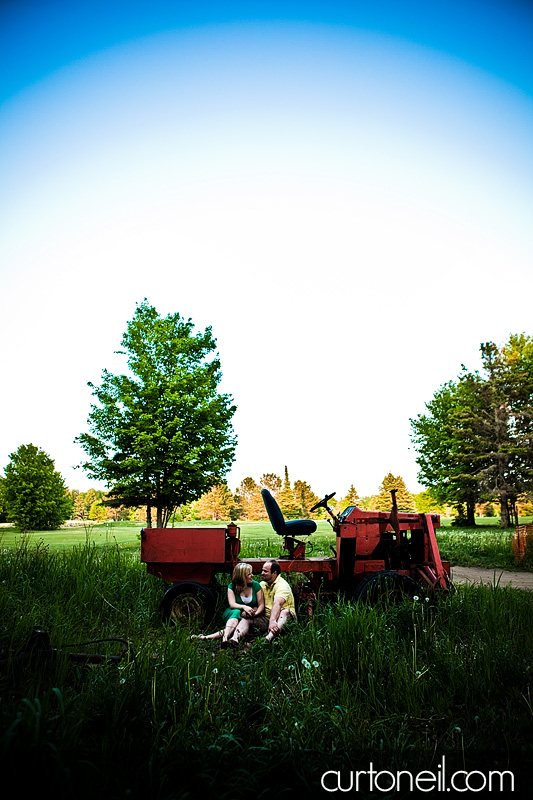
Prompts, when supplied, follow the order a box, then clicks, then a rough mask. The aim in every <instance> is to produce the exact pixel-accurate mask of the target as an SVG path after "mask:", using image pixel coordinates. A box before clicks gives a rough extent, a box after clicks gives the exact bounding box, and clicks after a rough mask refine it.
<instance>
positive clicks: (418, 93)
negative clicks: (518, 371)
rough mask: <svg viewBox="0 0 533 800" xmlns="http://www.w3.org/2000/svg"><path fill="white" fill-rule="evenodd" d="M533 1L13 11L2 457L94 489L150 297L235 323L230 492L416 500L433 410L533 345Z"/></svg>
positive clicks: (228, 354) (1, 264) (2, 302)
mask: <svg viewBox="0 0 533 800" xmlns="http://www.w3.org/2000/svg"><path fill="white" fill-rule="evenodd" d="M532 44H533V13H532V8H531V5H530V4H529V3H524V2H513V0H507V2H499V0H492V1H490V0H484V1H482V0H476V1H475V2H474V1H473V0H463V2H453V1H450V0H449V1H448V2H440V1H437V2H433V3H427V2H379V1H378V2H352V3H336V2H329V3H322V2H308V3H293V2H285V3H275V2H271V3H259V2H257V3H254V2H247V3H238V2H236V3H202V2H197V3H194V4H192V3H187V4H185V3H179V2H162V1H160V0H159V1H158V0H154V2H150V3H145V2H138V3H132V2H128V3H125V2H112V0H111V1H109V0H108V2H92V3H88V4H83V5H82V4H80V3H77V2H65V1H64V0H56V2H47V0H40V2H24V0H17V2H12V3H10V2H7V3H6V2H4V3H3V4H2V5H1V6H0V54H1V55H0V65H1V66H0V72H1V81H2V82H1V87H0V98H1V101H2V106H1V109H0V170H1V175H2V192H1V197H0V234H1V235H0V319H1V321H2V346H1V364H0V365H1V370H2V376H3V382H4V388H3V390H2V392H1V395H0V396H1V400H0V403H1V406H0V408H1V416H2V426H1V429H0V465H1V466H4V465H5V464H6V463H7V461H8V459H9V453H10V452H12V451H13V450H15V449H16V448H17V447H18V446H19V445H20V444H22V443H28V442H30V441H32V442H33V443H34V444H36V445H39V446H41V447H43V448H44V449H45V450H47V451H48V452H49V453H50V455H51V456H52V457H53V458H55V460H56V467H57V468H58V469H59V470H60V471H61V473H62V474H63V476H64V477H65V480H66V482H67V484H68V485H69V486H70V487H71V488H80V489H85V488H87V487H88V486H89V485H91V482H90V481H88V480H87V478H86V477H85V476H84V475H83V473H81V472H80V471H77V472H73V471H72V466H73V465H74V464H76V463H77V462H79V460H80V459H81V456H82V454H81V453H80V451H79V450H78V448H77V447H76V446H75V445H74V444H73V439H74V437H75V436H76V435H77V434H78V433H80V432H81V431H83V430H84V429H85V427H86V419H87V413H88V410H89V405H90V401H91V397H90V390H89V389H88V387H87V381H93V382H98V381H99V379H100V374H101V370H102V369H103V368H104V367H107V368H109V369H111V370H118V369H121V368H122V363H121V362H120V359H118V358H117V357H116V356H114V355H113V352H114V351H115V350H116V349H118V347H119V344H120V338H121V335H122V332H123V331H124V330H125V327H126V323H127V321H128V319H130V318H131V316H132V315H133V313H134V310H135V304H136V302H140V301H141V300H142V299H143V298H144V297H146V298H147V299H148V300H149V302H151V303H152V304H153V305H155V306H156V308H157V309H158V310H159V311H160V313H161V314H167V313H169V312H175V311H178V312H179V313H181V314H182V315H183V316H185V317H189V316H190V317H192V319H193V321H194V322H195V323H196V324H197V325H198V326H199V327H205V326H206V325H212V327H213V332H214V334H215V336H216V337H217V340H218V345H219V350H220V355H221V360H222V367H223V371H224V381H223V387H222V388H223V389H224V390H225V391H229V392H231V393H232V394H233V396H234V398H235V401H236V403H237V405H238V411H237V414H236V417H235V428H236V431H237V433H238V436H239V446H238V450H237V459H236V462H235V464H234V467H233V469H232V471H231V473H230V475H229V483H230V486H231V487H232V488H235V487H236V486H237V485H238V483H239V482H240V481H241V480H242V478H244V477H246V476H248V475H251V476H252V477H255V478H256V479H259V478H260V476H261V474H262V473H263V472H267V471H273V472H277V473H278V474H282V472H283V468H284V465H285V464H287V466H288V468H289V474H290V477H291V479H293V480H294V479H298V478H299V479H302V480H307V481H309V482H310V483H311V484H312V486H313V488H314V490H315V491H316V492H317V493H319V494H322V493H325V492H331V491H337V493H338V494H339V495H342V494H344V493H345V492H346V490H347V489H348V487H349V485H350V484H352V483H353V484H354V485H355V486H356V488H357V489H358V491H359V492H360V494H370V493H372V492H374V491H376V490H377V487H378V485H379V483H380V482H381V480H382V478H383V476H384V475H385V473H386V472H388V471H392V472H394V473H395V474H401V475H403V477H404V478H405V480H406V481H407V484H408V487H409V488H410V489H411V490H412V491H417V490H418V489H419V488H420V487H419V485H418V483H417V480H416V473H417V467H416V463H415V453H414V451H413V450H412V449H411V448H410V440H409V417H413V416H416V414H418V413H420V412H422V411H423V410H424V403H425V402H426V401H428V400H429V399H430V398H431V396H432V394H433V392H434V391H435V390H436V389H437V388H438V387H439V386H440V385H441V384H442V383H443V382H445V381H447V380H449V379H452V378H454V377H455V376H456V375H457V374H458V372H459V370H460V368H461V364H466V365H467V366H468V367H469V368H472V369H474V368H476V367H477V366H478V365H479V357H478V356H479V344H480V342H482V341H488V340H492V341H496V342H498V343H500V342H502V341H504V340H505V339H506V338H507V337H508V335H509V334H510V333H511V332H515V333H517V332H522V331H524V332H526V333H528V334H532V333H533V330H532V328H531V318H532V317H531V296H532V291H531V290H532V286H533V280H532V261H531V255H532V249H533V248H532V225H531V220H532V211H533V203H532V194H533V190H532V187H533V181H532V178H533V152H532V143H533V136H532V134H533V114H532V95H533V87H532V77H533V68H532V66H533V65H532V55H531V54H532V51H533V48H532Z"/></svg>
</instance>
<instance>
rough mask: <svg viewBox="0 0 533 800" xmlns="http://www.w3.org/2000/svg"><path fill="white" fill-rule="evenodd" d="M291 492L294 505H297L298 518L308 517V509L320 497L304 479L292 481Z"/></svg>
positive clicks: (309, 515)
mask: <svg viewBox="0 0 533 800" xmlns="http://www.w3.org/2000/svg"><path fill="white" fill-rule="evenodd" d="M293 494H294V499H295V501H296V505H297V506H298V512H297V517H299V518H300V519H310V517H311V514H310V512H309V509H310V508H312V507H313V506H314V505H315V503H318V501H319V500H320V498H319V497H318V496H317V495H316V494H315V493H314V492H313V490H312V489H311V486H310V485H309V484H308V483H306V482H305V481H294V489H293ZM320 510H322V509H320Z"/></svg>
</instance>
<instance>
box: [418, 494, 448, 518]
mask: <svg viewBox="0 0 533 800" xmlns="http://www.w3.org/2000/svg"><path fill="white" fill-rule="evenodd" d="M413 500H414V501H415V506H416V510H417V511H418V513H419V514H444V511H445V506H444V505H443V504H442V503H439V502H438V500H437V499H436V497H434V495H433V493H432V492H431V491H430V490H429V489H426V491H424V492H419V493H418V494H414V495H413Z"/></svg>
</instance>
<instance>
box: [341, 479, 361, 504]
mask: <svg viewBox="0 0 533 800" xmlns="http://www.w3.org/2000/svg"><path fill="white" fill-rule="evenodd" d="M360 502H361V500H360V498H359V495H358V494H357V491H356V489H355V486H354V485H353V483H352V485H351V486H350V488H349V489H348V493H347V495H346V497H343V499H342V500H341V502H340V505H341V506H342V508H343V509H345V508H348V506H359V504H360Z"/></svg>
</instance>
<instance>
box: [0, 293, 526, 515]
mask: <svg viewBox="0 0 533 800" xmlns="http://www.w3.org/2000/svg"><path fill="white" fill-rule="evenodd" d="M121 346H122V349H121V350H120V351H118V352H119V354H121V355H122V356H123V357H124V359H125V366H126V370H125V371H124V372H123V373H122V374H118V375H114V374H112V373H110V372H109V371H108V370H106V369H104V370H103V372H102V380H101V383H100V385H98V386H96V385H94V384H92V383H89V386H90V388H91V389H92V394H93V397H94V402H93V403H92V404H91V407H90V411H89V415H88V419H87V431H85V432H83V433H80V435H79V436H78V437H77V438H76V441H77V442H78V443H79V444H80V445H81V447H82V449H83V451H84V452H85V454H86V458H85V460H84V461H83V462H82V463H81V464H80V465H79V466H80V467H81V468H83V470H84V471H85V473H86V474H87V475H88V476H89V477H90V478H93V479H95V480H98V481H103V482H105V484H106V485H107V486H108V491H107V492H106V494H105V496H98V495H97V494H96V495H95V496H92V495H91V496H90V498H89V499H90V502H89V500H88V499H87V497H84V496H83V495H84V494H86V493H80V492H78V493H76V492H75V491H74V492H69V491H68V490H67V489H66V487H65V485H64V482H63V479H62V478H61V476H60V475H59V474H58V473H56V472H55V469H54V465H53V461H52V459H51V458H50V456H49V455H48V454H46V453H44V451H42V450H40V449H39V448H38V447H35V446H34V445H33V444H30V445H21V447H20V448H19V449H18V450H17V451H16V452H15V453H12V454H11V456H10V459H11V461H10V463H9V464H8V466H7V467H6V469H5V477H4V478H3V479H1V480H0V502H1V503H2V508H3V513H4V515H5V516H6V517H7V518H9V519H12V520H14V521H17V525H19V527H21V528H22V529H24V530H26V529H28V530H29V529H40V530H45V529H47V528H50V527H53V526H57V523H58V521H60V520H62V519H66V518H67V517H68V516H75V517H78V518H79V516H80V514H84V515H86V518H90V517H91V516H92V517H94V518H95V519H96V520H97V519H98V515H100V517H102V516H103V515H104V514H109V515H110V517H111V518H116V519H119V518H125V517H127V516H128V515H131V514H132V513H134V514H138V515H139V518H143V519H144V520H146V525H147V527H151V525H152V521H154V522H155V524H156V526H157V527H165V526H166V525H168V524H169V523H170V522H171V521H172V520H173V519H179V518H191V517H195V516H196V517H203V518H210V519H218V518H220V519H222V518H226V519H228V518H231V517H233V518H236V519H261V518H264V516H265V515H266V512H265V510H264V506H263V503H262V498H261V488H268V489H269V490H270V491H271V492H272V493H273V494H274V495H275V496H276V497H277V499H278V502H279V504H280V506H281V509H282V511H283V513H284V514H285V516H286V517H287V518H289V519H291V518H297V517H306V516H308V515H309V514H310V509H311V508H312V506H313V505H314V503H315V502H317V500H318V497H317V496H316V494H315V493H314V491H313V490H312V489H311V486H310V485H309V484H308V483H307V482H306V481H303V480H296V481H294V483H292V484H291V482H290V481H289V477H288V471H287V468H285V475H284V477H283V478H280V477H279V476H277V475H274V474H272V473H265V474H264V475H262V476H261V478H260V479H259V481H257V480H256V479H254V478H252V477H246V478H244V479H243V480H242V481H241V483H240V485H239V486H238V487H237V489H236V490H235V491H233V492H232V491H231V490H230V489H229V487H228V486H227V482H226V476H227V474H228V472H229V471H230V469H231V466H232V464H233V461H234V459H235V448H236V445H237V437H236V435H235V433H234V430H233V425H232V419H233V415H234V413H235V411H236V405H235V404H234V402H233V398H232V397H231V395H229V394H224V393H221V392H220V391H219V383H220V380H221V377H222V372H221V365H220V358H219V355H218V353H217V351H216V340H215V339H214V337H213V334H212V330H211V328H210V327H208V328H206V329H205V331H198V332H195V331H194V325H193V323H192V321H191V320H190V319H188V320H187V319H184V318H182V317H181V316H180V315H179V314H177V313H176V314H169V315H167V316H166V317H161V316H160V315H159V314H158V312H157V311H156V309H155V308H154V307H153V306H151V305H150V304H149V303H148V301H147V300H146V299H145V300H144V301H143V302H142V303H140V304H138V305H137V308H136V311H135V313H134V316H133V318H132V319H131V320H130V321H129V322H128V324H127V329H126V332H125V333H124V335H123V337H122V342H121ZM481 356H482V364H483V369H482V371H481V372H468V370H467V369H466V368H465V367H463V370H462V372H461V374H460V375H459V377H458V379H457V380H456V381H449V382H448V383H446V384H444V386H442V387H440V389H438V390H437V391H436V392H435V394H434V396H433V398H432V399H431V400H430V401H429V402H428V403H427V404H426V413H424V414H420V415H419V416H418V417H416V418H415V419H412V420H410V422H411V426H412V441H413V444H414V446H415V448H416V450H417V453H418V455H417V462H418V465H419V468H420V471H419V475H418V479H419V481H420V483H421V485H422V486H425V487H427V491H426V492H422V493H421V494H420V495H417V496H413V495H411V494H410V493H409V492H408V491H407V489H406V487H405V483H404V482H403V480H402V479H401V477H400V476H394V475H392V474H391V473H389V474H387V475H386V476H385V478H384V480H383V483H382V485H381V486H380V488H379V490H378V492H377V493H376V495H374V496H372V497H370V498H366V497H362V498H360V497H359V496H358V494H357V491H356V490H355V488H354V487H353V486H352V487H351V488H350V490H349V492H348V494H347V496H346V497H344V498H341V500H340V502H339V503H338V507H340V506H342V505H353V504H357V505H359V506H360V507H362V508H366V507H368V508H374V509H376V510H382V509H383V510H387V509H389V508H390V503H391V501H390V490H391V488H395V489H396V490H397V499H398V506H399V509H400V510H402V511H403V510H405V511H414V510H418V511H433V510H435V511H439V512H440V513H443V512H446V511H447V509H450V508H452V509H453V511H454V513H455V515H456V517H457V520H458V521H459V522H460V523H466V524H473V523H474V517H475V514H476V511H477V512H478V513H479V510H480V508H481V507H483V508H485V510H487V509H490V507H491V506H492V505H493V503H498V504H499V506H500V514H501V521H502V525H503V526H504V527H507V526H508V525H509V524H510V521H511V519H512V520H513V521H514V522H515V523H516V522H517V521H518V514H519V512H520V510H521V509H525V508H526V507H527V504H528V503H529V504H531V499H532V496H533V494H532V493H533V340H532V339H531V337H528V336H526V335H525V334H521V335H511V336H510V337H509V340H508V342H506V343H505V344H504V345H502V346H501V347H497V346H496V345H495V344H493V343H492V342H489V343H486V344H482V345H481ZM39 474H42V475H43V476H44V477H43V480H42V481H40V480H37V478H36V476H37V475H39ZM92 491H94V490H92ZM82 507H83V508H82ZM132 509H133V511H132ZM141 509H142V510H141ZM65 515H66V516H65ZM106 518H109V517H106Z"/></svg>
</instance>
